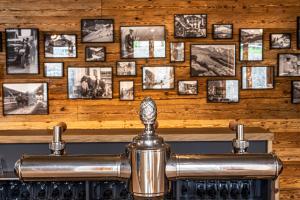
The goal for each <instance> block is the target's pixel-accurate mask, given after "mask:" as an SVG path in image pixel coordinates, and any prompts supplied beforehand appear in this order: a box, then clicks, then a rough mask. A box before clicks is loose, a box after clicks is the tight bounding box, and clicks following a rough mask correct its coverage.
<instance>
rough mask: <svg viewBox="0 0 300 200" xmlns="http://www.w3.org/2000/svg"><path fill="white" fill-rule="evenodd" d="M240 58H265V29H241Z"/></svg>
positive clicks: (246, 59)
mask: <svg viewBox="0 0 300 200" xmlns="http://www.w3.org/2000/svg"><path fill="white" fill-rule="evenodd" d="M240 60H241V61H261V60H263V29H241V30H240Z"/></svg>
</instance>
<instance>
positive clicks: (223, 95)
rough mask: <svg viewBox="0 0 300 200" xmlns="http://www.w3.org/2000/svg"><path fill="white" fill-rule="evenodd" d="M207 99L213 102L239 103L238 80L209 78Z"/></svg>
mask: <svg viewBox="0 0 300 200" xmlns="http://www.w3.org/2000/svg"><path fill="white" fill-rule="evenodd" d="M207 101H208V102H212V103H238V102H239V81H238V80H208V81H207Z"/></svg>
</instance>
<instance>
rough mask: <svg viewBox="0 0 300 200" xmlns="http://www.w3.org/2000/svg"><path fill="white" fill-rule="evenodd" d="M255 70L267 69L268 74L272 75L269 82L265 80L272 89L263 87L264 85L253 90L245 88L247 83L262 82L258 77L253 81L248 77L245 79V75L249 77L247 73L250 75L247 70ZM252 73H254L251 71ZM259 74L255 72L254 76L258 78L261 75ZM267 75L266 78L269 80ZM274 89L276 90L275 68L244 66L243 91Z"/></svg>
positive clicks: (242, 68) (242, 69) (259, 85)
mask: <svg viewBox="0 0 300 200" xmlns="http://www.w3.org/2000/svg"><path fill="white" fill-rule="evenodd" d="M255 68H256V69H263V68H266V73H267V74H270V75H271V77H269V80H265V81H266V84H267V85H270V84H271V85H272V86H271V87H270V86H266V87H263V86H262V83H261V84H257V85H258V86H256V87H252V88H251V87H247V86H245V84H247V81H248V83H249V82H251V83H252V84H253V82H254V84H255V82H257V81H260V80H261V79H260V78H259V77H256V78H255V77H254V78H253V80H251V81H249V78H250V77H248V78H247V77H245V74H246V76H247V75H248V74H247V73H250V72H249V70H247V69H255ZM251 73H252V71H251ZM255 73H256V74H255ZM257 73H258V72H254V75H256V76H258V75H259V74H257ZM260 73H262V72H260ZM267 74H266V75H265V76H266V78H267V79H268V77H267ZM261 78H262V77H261ZM274 88H275V69H274V67H273V66H242V67H241V89H242V90H272V89H274Z"/></svg>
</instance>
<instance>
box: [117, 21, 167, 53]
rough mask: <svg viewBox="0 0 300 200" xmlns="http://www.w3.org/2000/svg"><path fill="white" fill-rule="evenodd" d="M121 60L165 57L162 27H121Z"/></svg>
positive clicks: (163, 29) (163, 30)
mask: <svg viewBox="0 0 300 200" xmlns="http://www.w3.org/2000/svg"><path fill="white" fill-rule="evenodd" d="M120 30H121V58H164V57H166V42H165V27H164V26H121V27H120Z"/></svg>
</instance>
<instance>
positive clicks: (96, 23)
mask: <svg viewBox="0 0 300 200" xmlns="http://www.w3.org/2000/svg"><path fill="white" fill-rule="evenodd" d="M81 41H82V42H83V43H85V42H86V43H87V42H89V43H93V42H95V43H96V42H114V20H113V19H82V20H81Z"/></svg>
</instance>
